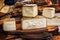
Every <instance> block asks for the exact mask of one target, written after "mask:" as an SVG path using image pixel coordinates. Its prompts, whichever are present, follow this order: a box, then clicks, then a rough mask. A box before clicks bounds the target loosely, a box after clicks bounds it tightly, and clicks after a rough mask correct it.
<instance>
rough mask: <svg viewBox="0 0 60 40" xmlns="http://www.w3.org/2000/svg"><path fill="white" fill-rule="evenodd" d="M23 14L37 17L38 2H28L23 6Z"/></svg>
mask: <svg viewBox="0 0 60 40" xmlns="http://www.w3.org/2000/svg"><path fill="white" fill-rule="evenodd" d="M22 14H23V16H25V17H35V16H37V15H38V8H37V5H36V4H26V5H24V6H23V8H22Z"/></svg>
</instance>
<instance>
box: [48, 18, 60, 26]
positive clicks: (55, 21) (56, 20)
mask: <svg viewBox="0 0 60 40" xmlns="http://www.w3.org/2000/svg"><path fill="white" fill-rule="evenodd" d="M47 25H48V26H59V25H60V18H58V17H55V18H52V19H47Z"/></svg>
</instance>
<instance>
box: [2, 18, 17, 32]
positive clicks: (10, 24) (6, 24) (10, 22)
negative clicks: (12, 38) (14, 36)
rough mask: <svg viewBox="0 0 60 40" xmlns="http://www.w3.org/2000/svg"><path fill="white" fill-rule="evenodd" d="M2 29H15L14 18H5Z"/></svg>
mask: <svg viewBox="0 0 60 40" xmlns="http://www.w3.org/2000/svg"><path fill="white" fill-rule="evenodd" d="M3 30H4V31H13V30H16V22H15V19H13V18H11V19H8V18H7V19H5V20H4V22H3Z"/></svg>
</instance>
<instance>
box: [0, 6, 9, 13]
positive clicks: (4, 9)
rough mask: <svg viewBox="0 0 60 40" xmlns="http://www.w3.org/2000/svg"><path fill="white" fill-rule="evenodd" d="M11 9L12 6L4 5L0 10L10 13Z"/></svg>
mask: <svg viewBox="0 0 60 40" xmlns="http://www.w3.org/2000/svg"><path fill="white" fill-rule="evenodd" d="M9 10H10V6H4V7H3V8H2V9H1V10H0V12H2V13H8V12H9Z"/></svg>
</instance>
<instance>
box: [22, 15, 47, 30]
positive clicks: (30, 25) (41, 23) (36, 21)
mask: <svg viewBox="0 0 60 40" xmlns="http://www.w3.org/2000/svg"><path fill="white" fill-rule="evenodd" d="M45 27H46V18H44V17H42V16H38V17H35V18H23V19H22V29H35V28H45Z"/></svg>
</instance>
